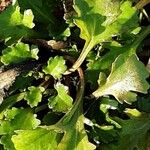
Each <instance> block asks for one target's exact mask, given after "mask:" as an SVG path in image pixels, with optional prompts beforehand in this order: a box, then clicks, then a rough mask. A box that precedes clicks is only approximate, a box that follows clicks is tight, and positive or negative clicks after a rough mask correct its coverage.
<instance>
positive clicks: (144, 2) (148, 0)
mask: <svg viewBox="0 0 150 150" xmlns="http://www.w3.org/2000/svg"><path fill="white" fill-rule="evenodd" d="M148 3H150V0H140V1H139V2H138V3H137V4H136V5H135V7H136V8H137V9H142V8H143V7H144V6H146V5H147V4H148Z"/></svg>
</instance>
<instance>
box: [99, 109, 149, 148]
mask: <svg viewBox="0 0 150 150" xmlns="http://www.w3.org/2000/svg"><path fill="white" fill-rule="evenodd" d="M127 111H128V113H129V112H130V111H131V114H132V110H131V109H129V110H127ZM139 113H140V112H139ZM140 114H141V113H140ZM116 121H118V123H119V124H120V125H121V126H122V129H121V131H120V132H119V136H120V138H118V141H117V142H113V143H112V144H111V143H110V144H107V145H101V148H102V149H103V150H109V149H111V150H121V149H124V150H134V149H139V150H146V149H147V148H148V147H147V146H148V143H147V142H149V141H148V139H149V136H150V134H149V132H148V131H149V130H150V116H149V114H141V115H140V116H136V117H135V116H133V117H131V118H130V119H128V120H122V119H119V118H116ZM135 137H136V138H135Z"/></svg>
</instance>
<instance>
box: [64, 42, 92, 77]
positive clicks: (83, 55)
mask: <svg viewBox="0 0 150 150" xmlns="http://www.w3.org/2000/svg"><path fill="white" fill-rule="evenodd" d="M92 43H93V42H92V41H90V42H89V43H87V44H85V46H84V48H83V50H82V52H81V54H80V56H79V57H78V59H77V60H76V62H75V63H74V64H73V66H72V67H71V68H70V69H69V70H67V71H66V72H65V75H67V74H70V73H71V72H74V71H76V70H77V69H78V68H79V67H80V66H81V64H82V63H83V61H84V60H85V58H86V56H87V54H88V53H89V52H90V50H91V49H92V48H93V44H92Z"/></svg>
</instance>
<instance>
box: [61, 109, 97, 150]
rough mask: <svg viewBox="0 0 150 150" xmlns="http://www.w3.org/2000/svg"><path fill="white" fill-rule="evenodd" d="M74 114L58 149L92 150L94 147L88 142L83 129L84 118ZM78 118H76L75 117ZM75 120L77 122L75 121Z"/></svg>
mask: <svg viewBox="0 0 150 150" xmlns="http://www.w3.org/2000/svg"><path fill="white" fill-rule="evenodd" d="M78 115H79V112H78V111H77V113H75V116H73V119H72V120H70V122H68V126H67V128H66V131H65V134H64V136H63V138H62V140H61V142H60V143H59V145H58V149H62V150H70V148H71V149H75V150H94V149H95V148H96V147H95V145H93V144H92V143H90V142H89V141H88V137H87V134H86V131H85V129H84V123H83V121H84V116H83V115H80V116H78ZM77 116H78V117H77ZM76 119H77V120H76Z"/></svg>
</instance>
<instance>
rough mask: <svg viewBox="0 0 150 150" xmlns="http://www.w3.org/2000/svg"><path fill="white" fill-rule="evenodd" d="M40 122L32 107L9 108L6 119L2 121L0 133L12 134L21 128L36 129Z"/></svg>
mask: <svg viewBox="0 0 150 150" xmlns="http://www.w3.org/2000/svg"><path fill="white" fill-rule="evenodd" d="M7 112H8V114H7ZM6 114H7V115H6ZM39 124H40V121H39V120H38V119H36V116H35V115H34V114H33V113H32V110H31V109H18V108H12V109H10V110H9V109H8V110H6V112H5V119H4V120H1V123H0V134H1V135H3V134H11V133H13V132H14V131H15V130H20V129H35V128H36V127H37V126H38V125H39Z"/></svg>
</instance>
